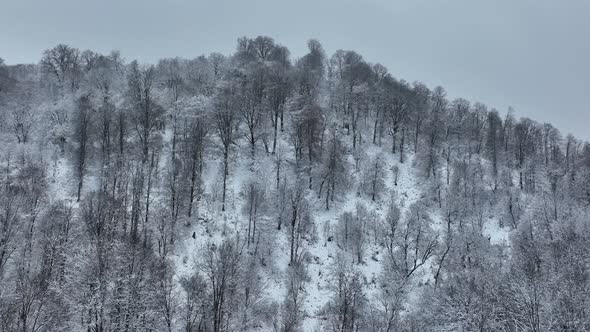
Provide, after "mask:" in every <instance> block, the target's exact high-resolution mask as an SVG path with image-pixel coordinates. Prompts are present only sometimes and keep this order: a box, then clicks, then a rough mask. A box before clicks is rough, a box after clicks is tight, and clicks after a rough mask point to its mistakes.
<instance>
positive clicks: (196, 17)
mask: <svg viewBox="0 0 590 332" xmlns="http://www.w3.org/2000/svg"><path fill="white" fill-rule="evenodd" d="M0 13H1V14H0V57H2V58H4V59H5V60H6V62H7V63H8V64H15V63H30V62H37V61H38V60H39V59H40V57H41V53H42V51H43V50H44V49H46V48H50V47H52V46H54V45H56V44H57V43H67V44H69V45H71V46H75V47H78V48H80V49H92V50H95V51H99V52H108V51H110V50H113V49H116V50H120V51H121V53H122V55H123V56H124V57H125V58H126V59H127V60H132V59H138V60H140V61H142V62H155V61H157V59H159V58H161V57H172V56H181V57H195V56H197V55H200V54H203V53H210V52H213V51H218V52H222V53H224V54H229V53H231V52H232V51H233V50H234V48H235V44H236V39H237V38H238V37H240V36H256V35H269V36H271V37H273V38H275V40H276V41H277V42H279V43H281V44H283V45H285V46H287V47H289V49H290V50H291V52H292V54H293V56H295V57H297V56H301V55H302V54H304V53H305V51H306V40H307V39H309V38H317V39H319V40H320V41H321V42H322V44H323V45H324V48H325V49H326V51H327V53H328V55H331V54H332V53H333V52H334V51H335V50H337V49H351V50H355V51H357V52H359V53H361V54H362V55H363V56H364V57H365V59H366V60H367V61H370V62H380V63H382V64H384V65H385V66H387V67H388V68H389V70H390V72H391V73H393V75H394V76H396V77H398V78H403V79H406V80H407V81H415V80H420V81H423V82H425V83H426V84H427V85H429V86H430V87H434V86H436V85H441V86H443V87H444V88H445V89H446V90H447V92H448V94H449V97H451V98H454V97H464V98H466V99H469V100H471V101H481V102H484V103H486V104H487V105H488V106H490V107H495V108H497V109H498V110H500V111H503V112H504V111H505V110H506V109H507V108H508V106H513V107H514V108H515V109H516V111H517V116H528V117H531V118H533V119H535V120H537V121H540V122H544V121H546V122H551V123H553V124H554V125H555V126H557V127H558V128H560V129H561V131H562V132H564V133H568V132H571V133H573V134H575V135H576V136H578V137H581V138H583V139H586V140H590V130H589V129H588V127H590V84H588V79H590V63H589V61H590V1H587V0H566V1H558V0H528V1H527V0H522V1H520V0H494V1H490V0H485V1H484V0H482V1H477V0H456V1H451V0H449V1H444V0H430V1H421V0H407V1H396V0H357V1H349V0H292V1H288V2H287V1H277V0H261V1H258V0H249V1H248V0H242V1H237V0H236V1H227V0H215V1H213V0H211V1H199V0H167V1H153V0H127V1H125V0H102V1H83V0H38V1H31V0H0Z"/></svg>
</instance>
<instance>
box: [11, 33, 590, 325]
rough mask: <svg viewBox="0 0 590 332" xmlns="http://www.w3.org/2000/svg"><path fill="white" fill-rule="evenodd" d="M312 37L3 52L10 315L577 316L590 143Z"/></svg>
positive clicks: (585, 308) (351, 319)
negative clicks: (163, 50) (191, 53)
mask: <svg viewBox="0 0 590 332" xmlns="http://www.w3.org/2000/svg"><path fill="white" fill-rule="evenodd" d="M308 48H309V51H308V53H307V54H306V55H304V56H303V57H301V58H299V59H292V58H291V57H290V54H289V50H288V49H287V48H286V47H284V46H282V45H280V44H278V43H277V42H275V41H274V40H273V39H271V38H268V37H256V38H254V39H250V38H241V39H239V40H238V43H237V47H236V50H235V52H234V54H232V55H228V56H226V55H222V54H219V53H212V54H210V55H207V56H205V55H203V56H198V57H196V58H194V59H181V58H171V59H162V60H160V61H159V62H158V64H157V65H144V64H139V63H138V62H137V61H132V62H128V61H126V60H125V59H124V57H123V56H122V55H120V54H119V53H118V52H112V53H110V54H98V53H96V52H93V51H89V50H88V51H81V50H78V49H76V48H73V47H71V46H66V45H57V46H56V47H54V48H52V49H49V50H46V51H44V52H43V53H42V56H41V59H40V61H39V63H38V64H30V65H16V66H8V65H5V64H3V62H2V61H0V110H1V111H0V141H1V144H0V170H1V171H0V182H1V183H0V331H25V332H26V331H200V332H209V331H213V332H221V331H284V332H296V331H346V332H349V331H350V332H352V331H372V332H381V331H387V332H391V331H476V330H477V331H588V330H590V144H588V143H587V142H583V141H581V140H578V139H576V138H575V137H573V136H571V135H568V136H565V137H564V135H562V134H561V133H560V131H559V130H558V129H556V128H555V127H553V126H552V125H551V124H548V123H538V122H535V121H534V120H531V119H527V118H517V116H516V115H515V113H514V112H513V111H508V112H505V110H502V112H499V111H496V110H495V109H493V108H490V107H488V106H486V105H484V104H481V103H472V102H470V101H467V100H464V99H455V100H449V99H448V98H447V96H446V93H445V90H444V89H443V88H442V87H435V88H429V87H427V86H425V85H424V84H422V83H420V82H415V83H408V82H406V81H404V80H399V79H397V78H395V77H394V76H393V74H390V73H389V72H388V69H387V68H385V67H384V66H382V65H380V64H371V63H368V62H366V61H364V60H363V58H362V56H361V55H360V54H358V53H356V52H354V51H343V50H339V51H337V52H335V53H334V54H333V55H331V56H329V55H327V54H326V53H325V52H324V50H323V48H322V46H321V44H320V43H319V42H318V41H316V40H310V41H309V43H308ZM392 70H395V68H392ZM558 111H559V110H556V112H558Z"/></svg>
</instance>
